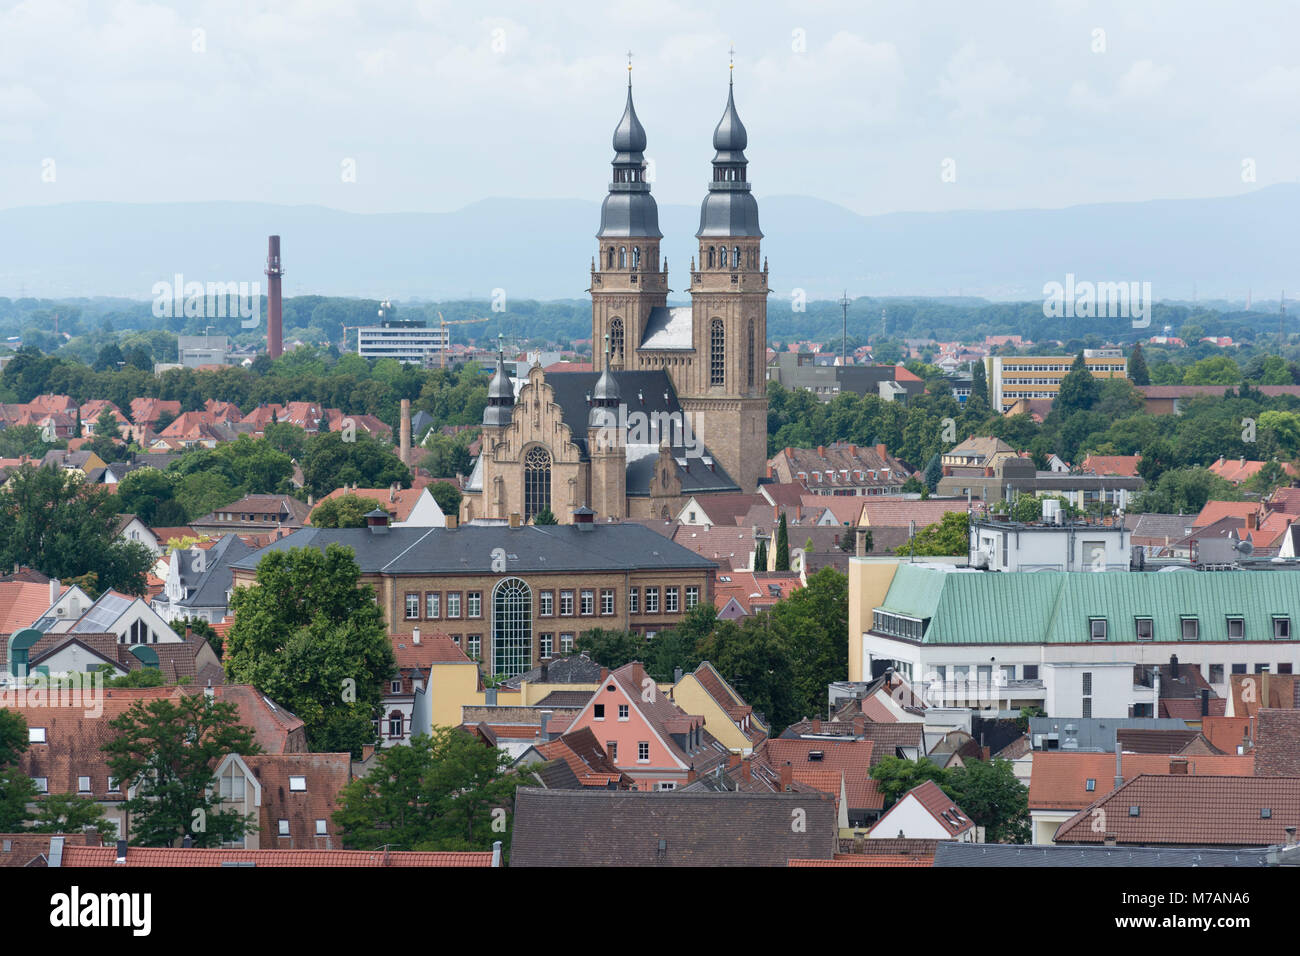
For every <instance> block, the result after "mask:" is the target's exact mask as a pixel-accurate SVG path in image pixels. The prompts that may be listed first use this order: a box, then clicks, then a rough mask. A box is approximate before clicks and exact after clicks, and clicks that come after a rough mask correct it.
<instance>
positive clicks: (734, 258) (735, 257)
mask: <svg viewBox="0 0 1300 956" xmlns="http://www.w3.org/2000/svg"><path fill="white" fill-rule="evenodd" d="M731 263H732V265H734V266H735V267H736V268H737V269H739V268H740V246H736V248H735V249H733V250H732V254H731Z"/></svg>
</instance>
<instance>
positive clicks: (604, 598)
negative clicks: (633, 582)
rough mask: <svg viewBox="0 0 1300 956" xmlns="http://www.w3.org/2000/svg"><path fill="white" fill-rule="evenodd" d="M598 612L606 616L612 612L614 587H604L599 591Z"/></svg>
mask: <svg viewBox="0 0 1300 956" xmlns="http://www.w3.org/2000/svg"><path fill="white" fill-rule="evenodd" d="M600 613H601V614H603V615H605V616H606V617H608V616H609V615H611V614H613V613H614V589H613V588H604V589H603V590H601V592H600Z"/></svg>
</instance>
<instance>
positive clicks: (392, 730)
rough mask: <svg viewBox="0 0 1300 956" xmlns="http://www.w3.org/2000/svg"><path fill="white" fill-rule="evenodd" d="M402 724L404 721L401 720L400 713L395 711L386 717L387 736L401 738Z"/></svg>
mask: <svg viewBox="0 0 1300 956" xmlns="http://www.w3.org/2000/svg"><path fill="white" fill-rule="evenodd" d="M404 724H405V721H404V720H403V719H402V714H401V712H400V711H396V710H395V711H393V712H392V713H391V714H389V715H388V736H389V737H401V736H402V726H403V725H404Z"/></svg>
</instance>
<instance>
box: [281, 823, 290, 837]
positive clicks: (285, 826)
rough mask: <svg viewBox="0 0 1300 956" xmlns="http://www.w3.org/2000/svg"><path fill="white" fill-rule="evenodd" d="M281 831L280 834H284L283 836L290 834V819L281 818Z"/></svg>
mask: <svg viewBox="0 0 1300 956" xmlns="http://www.w3.org/2000/svg"><path fill="white" fill-rule="evenodd" d="M279 832H280V836H282V837H287V836H288V835H289V821H288V820H281V821H280V831H279Z"/></svg>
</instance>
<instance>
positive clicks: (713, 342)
mask: <svg viewBox="0 0 1300 956" xmlns="http://www.w3.org/2000/svg"><path fill="white" fill-rule="evenodd" d="M709 342H710V351H709V384H710V385H725V384H726V383H727V333H726V332H725V331H724V330H723V328H722V320H721V319H714V320H713V321H712V322H711V323H710V324H709Z"/></svg>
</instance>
